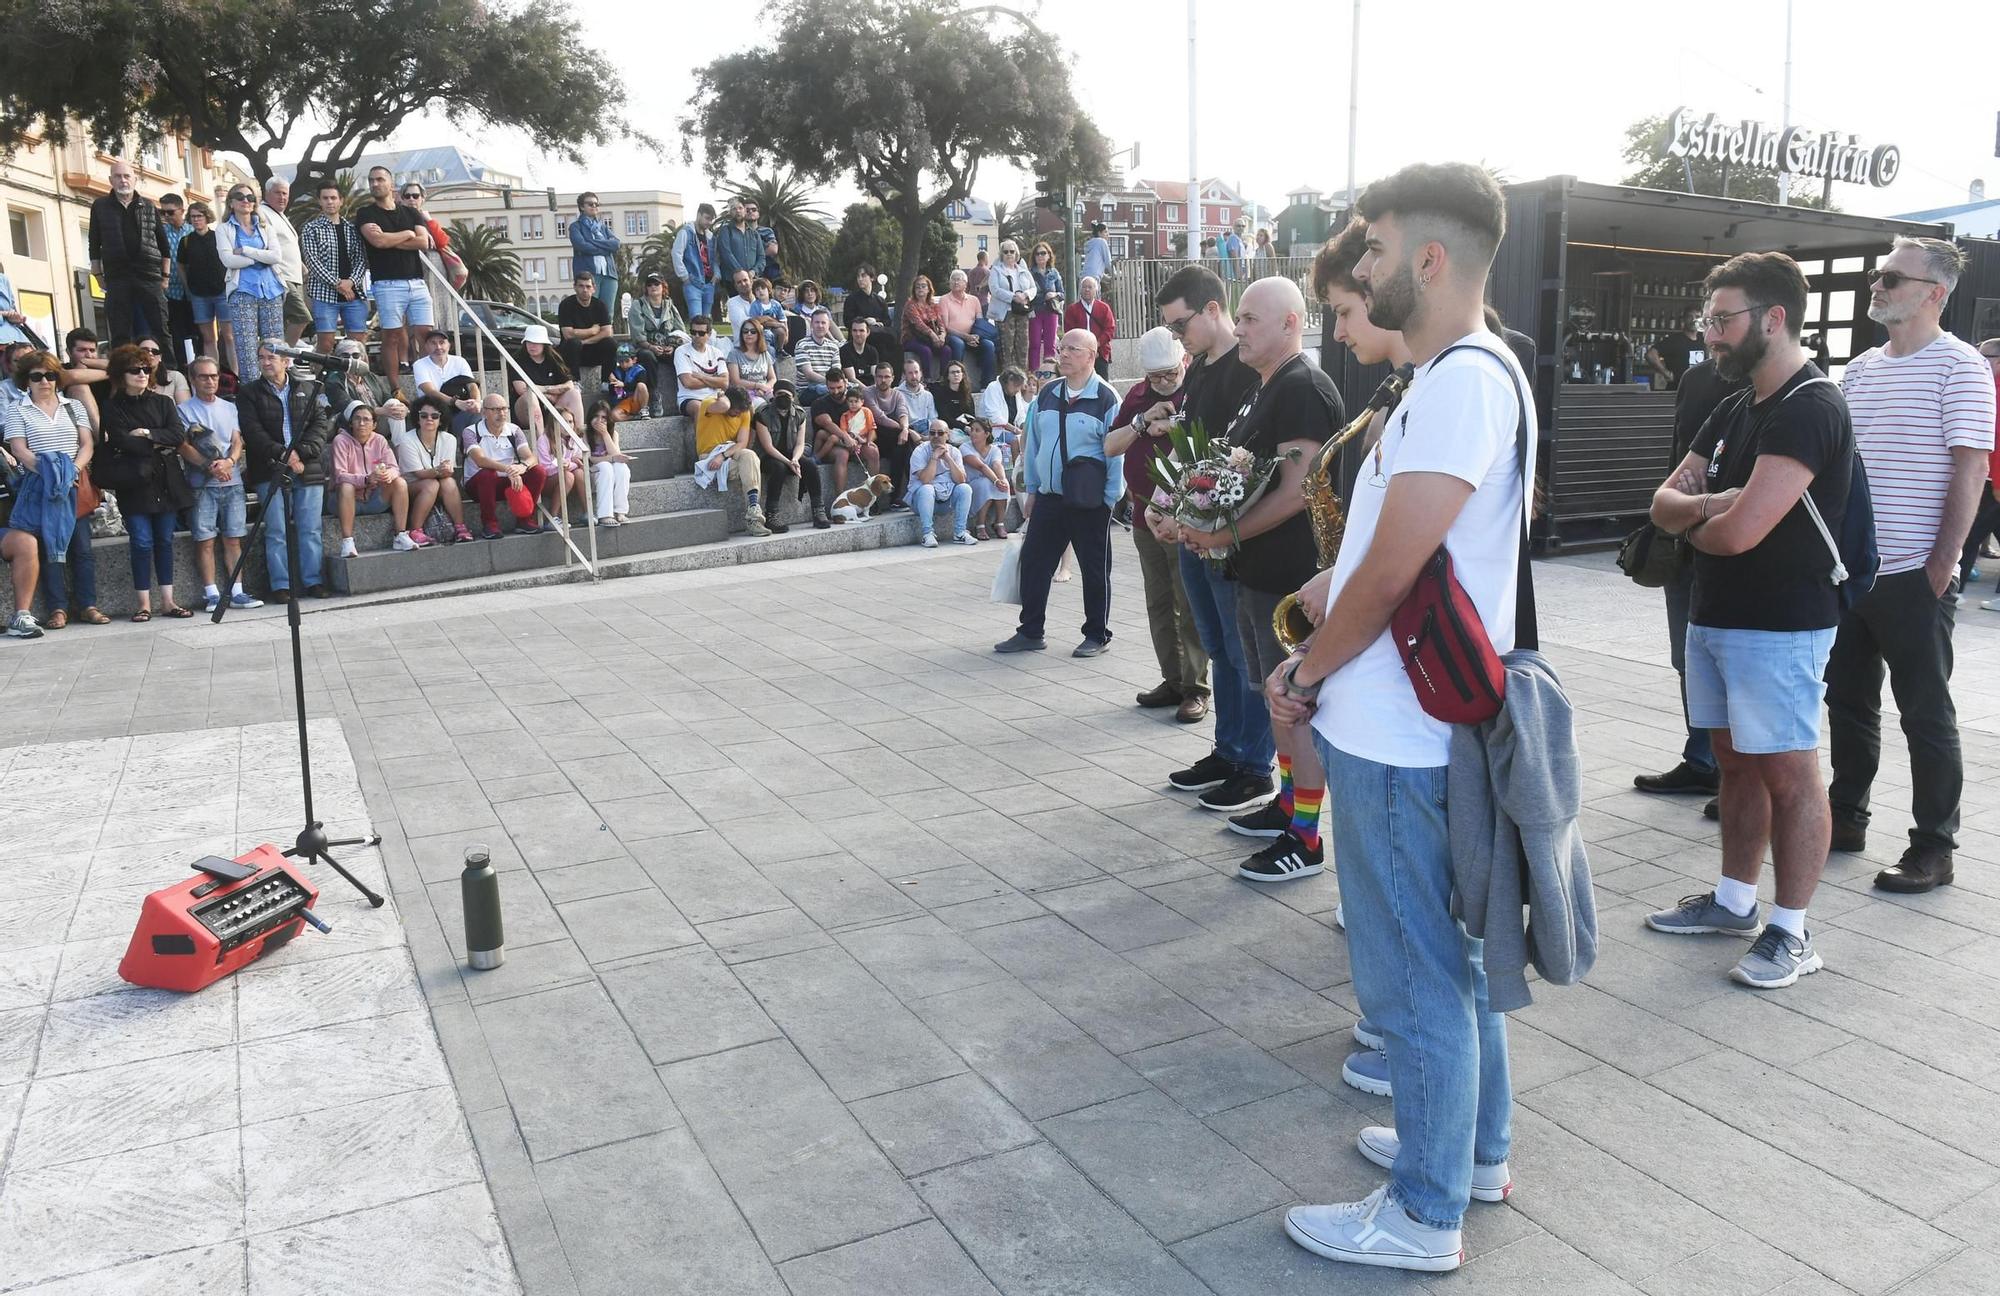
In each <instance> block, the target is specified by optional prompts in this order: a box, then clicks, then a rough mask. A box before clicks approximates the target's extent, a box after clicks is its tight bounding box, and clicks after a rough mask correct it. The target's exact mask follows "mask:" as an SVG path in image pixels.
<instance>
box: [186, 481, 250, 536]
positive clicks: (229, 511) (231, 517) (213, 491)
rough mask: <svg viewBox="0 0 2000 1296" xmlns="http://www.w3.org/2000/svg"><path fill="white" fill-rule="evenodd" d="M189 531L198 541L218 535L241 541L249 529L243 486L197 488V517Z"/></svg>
mask: <svg viewBox="0 0 2000 1296" xmlns="http://www.w3.org/2000/svg"><path fill="white" fill-rule="evenodd" d="M188 530H189V532H190V533H191V534H193V536H194V538H195V539H196V540H213V539H215V537H216V536H217V535H218V534H220V535H223V536H226V537H228V538H229V539H231V540H241V539H242V538H243V536H244V533H245V532H247V531H248V530H249V527H248V526H247V525H245V517H244V508H243V487H242V485H241V484H240V483H239V484H237V485H234V486H202V487H199V488H197V489H196V491H195V493H194V518H193V522H192V524H191V525H190V526H189V527H188Z"/></svg>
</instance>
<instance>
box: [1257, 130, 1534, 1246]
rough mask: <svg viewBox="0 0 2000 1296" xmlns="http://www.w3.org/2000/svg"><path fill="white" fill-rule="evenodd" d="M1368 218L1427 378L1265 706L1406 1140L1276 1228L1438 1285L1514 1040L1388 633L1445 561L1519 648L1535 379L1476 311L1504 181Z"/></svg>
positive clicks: (1381, 287)
mask: <svg viewBox="0 0 2000 1296" xmlns="http://www.w3.org/2000/svg"><path fill="white" fill-rule="evenodd" d="M1359 211H1360V214H1361V215H1362V217H1363V218H1364V219H1366V220H1367V221H1368V243H1367V247H1368V251H1367V253H1366V254H1365V255H1364V256H1363V257H1362V258H1361V260H1360V262H1359V263H1358V264H1357V265H1356V267H1355V270H1354V273H1355V277H1356V278H1357V279H1358V280H1359V281H1360V282H1361V283H1363V284H1365V285H1366V286H1367V287H1368V289H1369V292H1370V299H1369V305H1368V319H1369V322H1370V323H1372V324H1375V325H1376V326H1377V327H1380V328H1386V329H1397V330H1400V331H1401V332H1402V335H1403V340H1404V341H1405V343H1406V344H1407V345H1408V346H1409V350H1410V355H1411V357H1412V358H1413V359H1414V360H1415V361H1416V364H1417V370H1416V376H1415V377H1414V379H1413V380H1412V382H1411V384H1410V388H1409V392H1408V394H1407V395H1406V396H1405V397H1404V398H1403V403H1402V406H1401V408H1400V409H1398V410H1397V411H1396V414H1395V416H1394V417H1392V418H1391V419H1390V420H1389V422H1388V424H1387V426H1386V427H1385V428H1384V430H1383V433H1382V437H1381V440H1380V441H1379V442H1377V444H1376V447H1375V449H1374V451H1373V452H1372V454H1371V456H1370V458H1369V460H1368V461H1367V462H1366V463H1364V465H1363V468H1362V471H1361V472H1360V474H1359V475H1358V476H1357V478H1356V480H1355V484H1354V488H1353V492H1352V495H1353V498H1352V499H1351V500H1350V501H1349V503H1348V513H1347V533H1346V537H1345V538H1344V539H1343V540H1342V542H1341V546H1340V557H1339V560H1338V561H1337V562H1336V563H1335V564H1334V567H1333V576H1332V578H1331V580H1330V584H1329V594H1328V610H1327V612H1326V614H1325V616H1324V618H1323V619H1322V620H1321V622H1320V628H1319V631H1318V633H1317V634H1315V635H1314V636H1313V637H1312V639H1311V640H1310V641H1309V647H1308V649H1307V650H1306V651H1305V652H1304V654H1303V655H1302V656H1294V657H1293V658H1291V659H1290V660H1289V661H1288V662H1287V663H1286V664H1284V665H1282V666H1280V667H1279V668H1278V669H1277V670H1276V671H1274V672H1273V673H1272V675H1271V677H1270V679H1269V680H1268V681H1267V682H1266V686H1265V693H1266V697H1267V699H1268V700H1269V702H1270V704H1271V711H1272V716H1273V718H1274V719H1280V720H1282V721H1284V722H1285V723H1292V724H1296V723H1299V722H1300V721H1303V720H1305V719H1307V718H1309V717H1310V719H1311V721H1312V725H1313V731H1314V739H1315V745H1316V746H1317V748H1318V751H1319V756H1320V760H1321V762H1322V763H1323V764H1324V765H1325V767H1326V774H1327V796H1328V809H1329V812H1330V814H1331V818H1332V820H1333V854H1334V858H1335V863H1336V866H1337V868H1338V870H1339V874H1340V894H1341V901H1342V905H1343V911H1344V914H1343V916H1344V917H1345V919H1346V924H1347V939H1348V948H1349V957H1350V959H1351V962H1352V965H1353V971H1354V989H1355V994H1356V996H1357V998H1358V999H1359V1000H1360V1004H1361V1011H1362V1013H1363V1015H1364V1016H1365V1017H1366V1018H1367V1020H1369V1021H1370V1022H1372V1023H1374V1025H1375V1027H1376V1029H1377V1030H1379V1031H1380V1032H1381V1033H1382V1035H1383V1037H1384V1041H1385V1051H1386V1052H1387V1054H1388V1057H1389V1070H1390V1074H1391V1078H1392V1081H1393V1088H1394V1094H1395V1096H1394V1103H1395V1115H1396V1124H1395V1128H1393V1129H1389V1128H1386V1127H1371V1128H1368V1129H1364V1130H1362V1131H1361V1137H1360V1140H1359V1146H1360V1151H1361V1153H1362V1155H1363V1156H1365V1157H1367V1158H1368V1159H1369V1160H1371V1161H1374V1162H1375V1163H1376V1164H1377V1165H1381V1166H1384V1167H1387V1168H1389V1172H1390V1173H1389V1182H1388V1183H1387V1184H1386V1185H1385V1186H1384V1187H1383V1188H1381V1189H1378V1190H1377V1191H1376V1193H1374V1194H1371V1195H1370V1196H1369V1197H1368V1198H1367V1199H1365V1200H1363V1201H1362V1202H1358V1203H1351V1204H1346V1205H1339V1204H1336V1205H1332V1206H1321V1205H1313V1206H1295V1207H1293V1208H1292V1209H1291V1210H1290V1211H1289V1212H1288V1213H1287V1215H1286V1220H1285V1227H1286V1231H1287V1233H1289V1234H1290V1235H1291V1237H1292V1239H1293V1241H1295V1242H1297V1243H1299V1245H1301V1246H1303V1247H1305V1248H1306V1249H1308V1250H1310V1251H1312V1252H1314V1253H1315V1254H1318V1255H1322V1256H1326V1257H1328V1258H1329V1259H1334V1260H1345V1261H1351V1262H1356V1263H1363V1264H1375V1265H1388V1266H1393V1267H1397V1268H1407V1269H1420V1270H1430V1271H1439V1270H1448V1269H1455V1268H1457V1267H1458V1265H1459V1263H1460V1262H1461V1256H1462V1254H1463V1252H1462V1249H1461V1236H1462V1235H1461V1232H1460V1221H1461V1219H1462V1217H1463V1215H1464V1212H1465V1209H1466V1204H1467V1201H1468V1199H1469V1198H1470V1197H1471V1196H1473V1195H1475V1194H1476V1195H1478V1196H1479V1197H1481V1198H1482V1199H1484V1200H1488V1201H1499V1200H1500V1199H1501V1198H1502V1197H1504V1196H1505V1195H1506V1193H1507V1191H1508V1188H1509V1187H1510V1186H1511V1181H1510V1179H1509V1177H1508V1172H1507V1154H1508V1150H1509V1149H1508V1142H1509V1119H1510V1118H1509V1113H1510V1111H1511V1108H1512V1102H1513V1099H1512V1095H1511V1092H1510V1088H1509V1079H1508V1069H1507V1028H1506V1022H1505V1019H1504V1018H1503V1017H1502V1016H1501V1015H1500V1014H1498V1013H1495V1012H1493V1011H1491V1010H1490V1009H1489V1008H1487V1007H1486V1004H1487V997H1486V973H1485V969H1484V967H1483V966H1482V964H1481V961H1480V957H1479V950H1478V947H1477V945H1476V944H1475V943H1474V942H1472V941H1471V940H1470V939H1469V938H1468V937H1467V936H1466V934H1465V930H1464V928H1462V927H1461V926H1460V925H1459V922H1458V920H1457V918H1456V917H1455V916H1454V914H1453V912H1452V892H1453V887H1452V860H1451V843H1450V840H1449V838H1448V836H1447V833H1446V827H1445V772H1446V771H1445V766H1446V764H1447V762H1448V760H1449V753H1450V744H1451V730H1450V727H1449V726H1447V725H1445V724H1442V723H1440V722H1439V721H1437V720H1434V719H1432V718H1431V717H1430V716H1429V715H1427V714H1426V713H1425V712H1424V710H1423V708H1422V707H1421V706H1420V705H1419V704H1418V702H1417V697H1416V694H1415V693H1414V692H1413V690H1412V688H1411V685H1410V681H1409V679H1408V677H1407V676H1405V674H1404V673H1403V666H1402V661H1401V659H1400V657H1399V656H1398V654H1397V651H1396V646H1395V644H1394V642H1393V640H1392V638H1391V635H1390V633H1389V628H1388V627H1389V616H1390V613H1391V612H1393V611H1394V610H1395V608H1396V607H1397V605H1398V604H1400V603H1401V602H1402V601H1403V599H1404V598H1405V597H1406V596H1407V595H1408V594H1409V592H1410V590H1411V588H1412V587H1413V586H1414V585H1415V583H1416V580H1417V576H1418V574H1419V572H1420V571H1421V570H1422V568H1423V566H1424V565H1425V563H1426V562H1427V561H1428V560H1429V559H1430V557H1431V555H1432V554H1433V553H1435V552H1436V551H1437V548H1438V546H1439V545H1440V544H1442V545H1444V546H1446V547H1447V548H1448V549H1450V551H1451V554H1452V559H1453V562H1454V564H1455V566H1456V568H1457V574H1458V579H1459V583H1460V584H1461V585H1462V586H1463V587H1464V589H1465V592H1466V594H1467V595H1469V596H1470V598H1471V599H1472V602H1473V604H1474V606H1475V607H1476V608H1477V610H1478V613H1479V619H1480V621H1481V622H1482V623H1483V624H1484V625H1485V627H1486V633H1487V637H1488V638H1489V639H1490V640H1491V641H1492V644H1493V647H1494V650H1495V651H1497V652H1499V653H1501V654H1502V655H1504V654H1506V653H1508V652H1509V651H1511V650H1512V649H1513V648H1514V647H1515V624H1514V613H1515V592H1516V591H1515V585H1516V562H1517V560H1518V554H1519V546H1520V543H1521V536H1522V522H1523V519H1524V517H1525V515H1526V512H1525V502H1524V499H1523V489H1522V486H1523V478H1524V475H1525V476H1529V477H1531V476H1532V475H1533V471H1534V464H1533V454H1534V446H1535V413H1534V408H1533V406H1532V405H1530V406H1529V407H1528V408H1527V409H1526V411H1525V417H1526V420H1527V439H1526V444H1525V447H1524V448H1525V452H1526V453H1527V455H1528V456H1529V462H1528V463H1527V464H1525V465H1524V464H1523V463H1522V462H1521V455H1520V453H1519V452H1517V450H1516V435H1515V434H1516V427H1517V425H1518V423H1519V421H1520V420H1521V418H1522V417H1523V414H1524V411H1523V410H1522V406H1521V400H1520V398H1519V396H1518V395H1517V393H1518V392H1520V391H1525V390H1526V383H1525V381H1524V380H1523V378H1522V375H1521V372H1520V365H1519V362H1517V361H1516V360H1515V359H1514V357H1513V354H1512V353H1511V352H1510V351H1509V350H1508V349H1507V345H1506V343H1505V341H1504V340H1503V339H1501V338H1499V337H1496V336H1494V335H1493V334H1490V333H1488V332H1487V331H1486V327H1485V321H1484V318H1483V314H1482V307H1483V304H1484V297H1485V289H1486V276H1487V270H1488V268H1489V267H1490V265H1491V264H1492V260H1493V253H1494V250H1495V249H1496V248H1497V247H1498V246H1499V243H1500V238H1501V235H1502V233H1503V232H1504V229H1505V224H1506V214H1505V213H1506V209H1505V203H1504V200H1503V199H1502V197H1501V194H1500V190H1499V188H1498V186H1496V185H1495V184H1494V183H1493V179H1492V177H1491V176H1489V175H1488V174H1487V173H1486V172H1485V171H1483V170H1481V169H1479V168H1477V167H1472V166H1467V165H1463V164H1459V163H1449V164H1445V165H1440V166H1431V165H1417V166H1411V167H1406V168H1405V169H1404V170H1402V171H1400V172H1398V173H1396V174H1395V175H1393V176H1390V177H1389V178H1388V179H1386V180H1383V181H1380V182H1378V183H1376V184H1374V185H1370V186H1369V187H1368V189H1367V190H1366V191H1365V192H1363V193H1362V195H1361V198H1360V204H1359ZM1453 346H1459V347H1462V349H1460V350H1455V351H1453V352H1452V353H1451V354H1450V355H1448V356H1445V357H1444V358H1443V359H1441V360H1440V359H1439V356H1440V353H1442V352H1444V351H1445V350H1446V349H1447V348H1449V347H1453Z"/></svg>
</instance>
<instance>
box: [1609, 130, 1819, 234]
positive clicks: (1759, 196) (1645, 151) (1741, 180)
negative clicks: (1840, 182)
mask: <svg viewBox="0 0 2000 1296" xmlns="http://www.w3.org/2000/svg"><path fill="white" fill-rule="evenodd" d="M1666 145H1667V119H1666V118H1665V117H1663V116H1657V115H1656V116H1652V117H1641V118H1640V119H1639V120H1638V121H1635V122H1633V123H1632V124H1631V125H1630V126H1627V127H1626V128H1625V146H1624V148H1623V149H1622V150H1620V152H1621V153H1622V155H1623V156H1624V158H1625V161H1626V162H1627V163H1629V164H1630V165H1631V166H1632V168H1633V169H1632V171H1631V172H1630V173H1628V174H1627V175H1626V177H1625V178H1624V179H1623V180H1622V181H1620V182H1619V183H1621V184H1628V185H1638V186H1639V187H1640V188H1643V189H1670V190H1673V191H1674V192H1676V193H1698V194H1710V195H1713V196H1715V197H1719V198H1745V199H1748V200H1750V201H1751V202H1767V203H1774V202H1776V201H1778V177H1777V176H1776V175H1774V174H1772V173H1771V172H1769V171H1759V170H1755V169H1754V168H1751V167H1743V166H1737V167H1732V166H1728V165H1727V164H1726V163H1724V162H1722V161H1721V160H1719V159H1717V158H1706V157H1705V158H1677V157H1668V156H1667V148H1666ZM1690 180H1692V182H1693V183H1692V187H1690V183H1689V182H1690ZM1818 184H1819V182H1818V181H1815V180H1810V179H1795V180H1794V182H1793V184H1792V196H1791V203H1792V206H1794V207H1811V208H1815V209H1818V210H1825V211H1838V210H1839V208H1837V207H1835V206H1834V205H1833V204H1831V203H1829V202H1826V201H1825V200H1824V199H1823V198H1822V197H1821V190H1820V189H1819V188H1818Z"/></svg>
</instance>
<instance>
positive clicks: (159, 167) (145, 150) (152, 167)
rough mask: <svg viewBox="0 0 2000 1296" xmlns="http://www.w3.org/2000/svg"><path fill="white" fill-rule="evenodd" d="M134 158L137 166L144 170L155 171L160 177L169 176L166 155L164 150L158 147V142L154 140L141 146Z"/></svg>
mask: <svg viewBox="0 0 2000 1296" xmlns="http://www.w3.org/2000/svg"><path fill="white" fill-rule="evenodd" d="M134 156H135V157H136V158H137V159H138V161H139V165H140V166H142V167H144V168H146V170H148V171H155V172H158V173H159V174H161V175H167V174H169V172H168V171H167V155H166V152H165V150H163V149H162V148H161V147H160V141H158V140H154V141H153V142H152V143H150V144H141V145H140V146H139V150H138V152H137V153H136V154H134Z"/></svg>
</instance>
